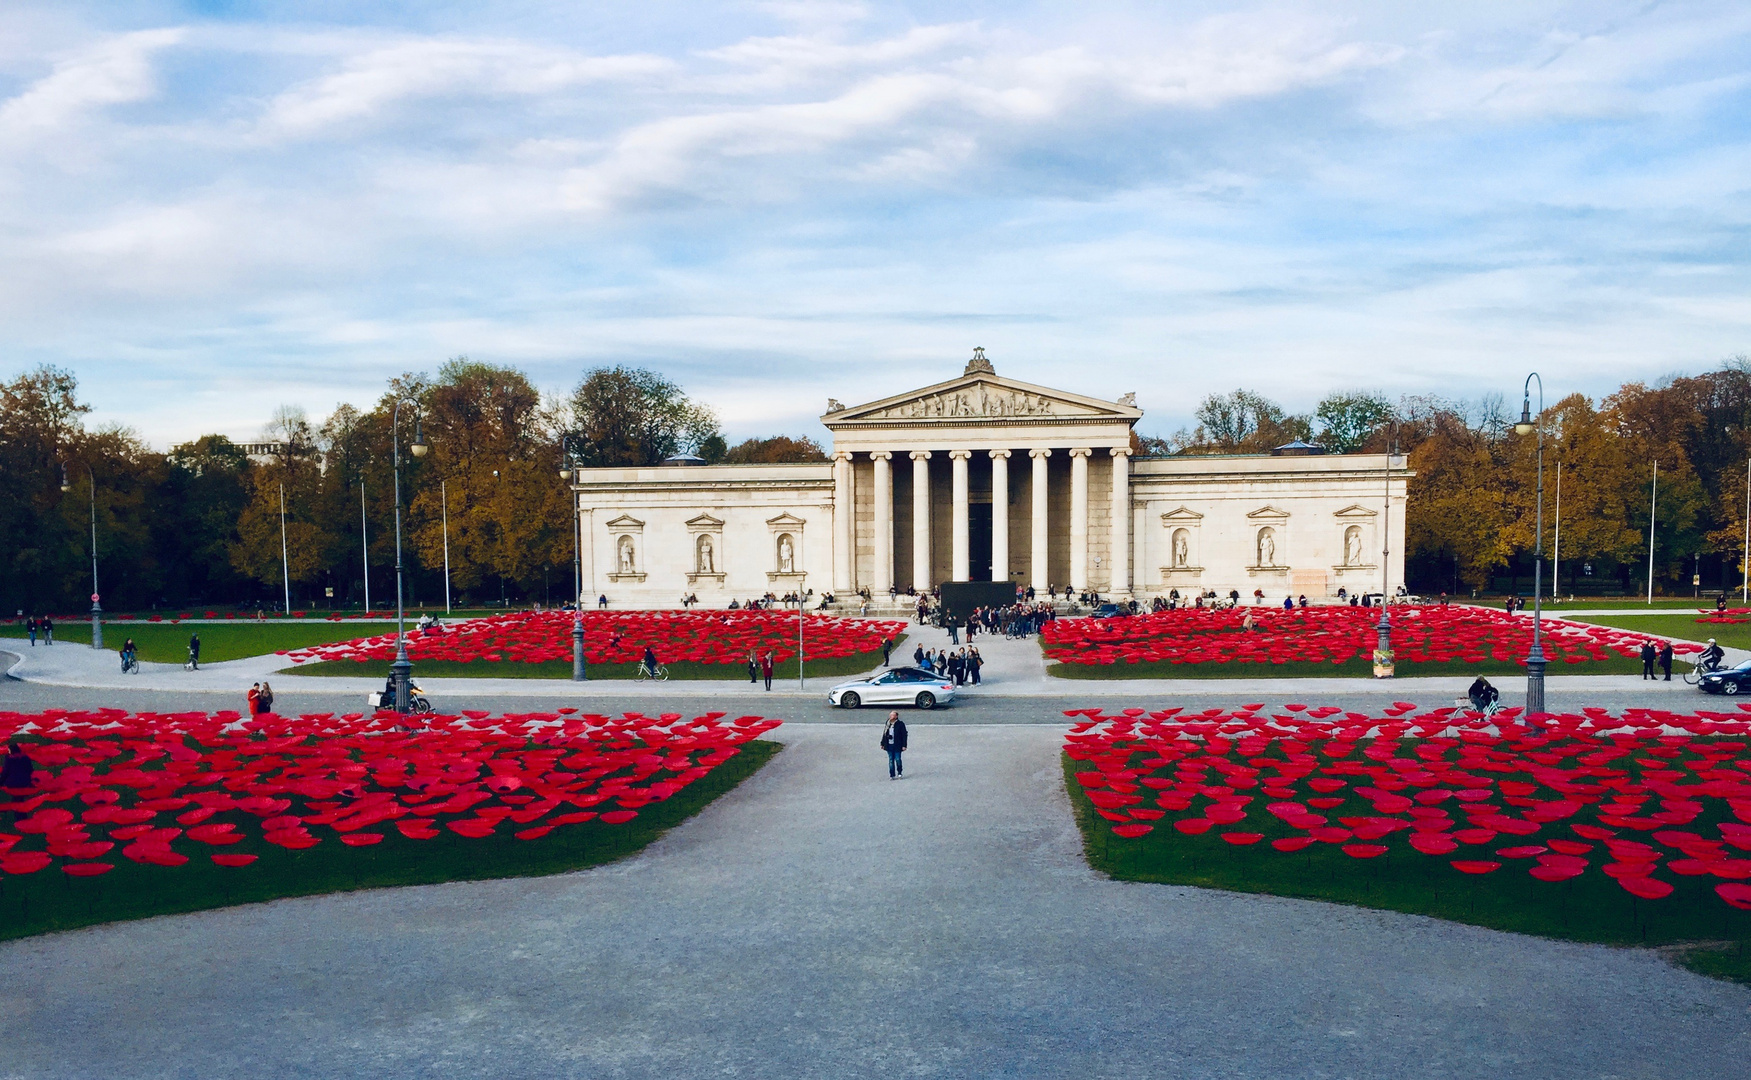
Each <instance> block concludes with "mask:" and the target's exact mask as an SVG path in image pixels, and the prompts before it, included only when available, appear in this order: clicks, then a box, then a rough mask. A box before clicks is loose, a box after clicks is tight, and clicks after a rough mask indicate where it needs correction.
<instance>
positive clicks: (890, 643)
mask: <svg viewBox="0 0 1751 1080" xmlns="http://www.w3.org/2000/svg"><path fill="white" fill-rule="evenodd" d="M888 587H889V588H890V589H891V588H893V586H892V585H890V586H888ZM893 659H894V639H893V638H889V637H885V638H883V639H882V666H883V667H889V666H891V665H892V663H893Z"/></svg>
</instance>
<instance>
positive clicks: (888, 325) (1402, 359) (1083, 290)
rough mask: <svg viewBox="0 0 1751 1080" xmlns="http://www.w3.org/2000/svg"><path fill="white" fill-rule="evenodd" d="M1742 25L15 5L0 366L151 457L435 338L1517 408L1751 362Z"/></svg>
mask: <svg viewBox="0 0 1751 1080" xmlns="http://www.w3.org/2000/svg"><path fill="white" fill-rule="evenodd" d="M1748 136H1751V5H1747V4H1745V3H1743V2H1742V0H1740V2H1696V3H1682V2H1679V3H1660V2H1658V0H1655V2H1647V0H1641V2H1635V3H1618V2H1615V0H1591V2H1587V3H1548V2H1539V0H1517V2H1514V3H1492V2H1488V0H1479V2H1472V3H1464V4H1405V3H1402V2H1398V3H1385V2H1381V3H1348V4H1343V3H1329V2H1328V3H1294V2H1289V3H1270V4H1260V5H1231V4H1204V3H1195V2H1184V3H1160V2H1155V3H1141V2H1140V3H1109V2H1103V0H1078V2H1075V3H1062V4H1047V3H1026V2H1021V3H1004V4H992V3H982V2H976V0H942V2H936V3H924V2H921V3H911V4H880V3H855V2H820V3H815V2H803V0H775V2H747V3H727V4H719V3H710V2H706V0H689V2H687V3H678V2H673V0H640V2H638V3H621V2H616V0H594V2H592V3H589V4H578V3H575V2H574V3H559V2H540V0H497V2H494V3H490V4H484V3H483V4H474V5H463V4H447V3H442V2H421V3H412V2H402V3H394V2H374V0H348V2H345V3H341V2H334V3H323V2H312V3H303V4H292V3H271V2H262V3H247V2H238V3H226V2H217V0H214V2H205V3H181V4H179V3H164V2H150V0H106V2H103V3H78V2H70V0H55V2H52V3H36V4H33V3H30V2H28V0H12V2H10V3H8V4H7V5H6V15H5V17H4V18H3V19H0V325H3V326H4V341H5V346H6V347H5V349H4V352H3V353H0V357H3V358H0V377H6V378H10V377H12V376H13V375H16V374H17V373H19V372H22V371H24V370H27V369H29V368H32V367H35V366H37V365H39V364H53V365H56V366H58V367H62V368H66V369H69V370H71V371H73V372H75V373H76V374H77V375H78V377H79V380H80V385H81V393H82V396H83V397H84V398H85V400H87V401H89V402H90V403H91V405H92V406H93V416H92V420H93V421H94V422H95V423H100V424H101V423H115V424H121V425H125V426H128V427H131V428H133V429H134V430H136V431H137V432H139V433H140V435H141V436H142V437H143V438H145V439H146V440H147V441H148V442H150V443H151V444H153V445H154V446H157V447H160V448H165V447H167V446H169V445H170V444H172V443H175V442H180V441H184V440H187V439H192V438H194V437H196V436H198V435H200V434H203V433H206V432H212V431H217V432H221V433H224V434H228V435H231V436H233V437H236V438H251V437H255V436H257V435H259V434H260V433H261V431H262V430H263V428H264V426H265V425H266V424H267V422H268V420H269V417H270V415H271V414H272V413H273V411H274V410H275V408H276V407H278V406H281V405H296V406H300V407H302V408H304V409H305V410H306V411H307V412H308V413H309V414H310V415H312V416H313V417H317V418H320V417H321V416H324V415H326V414H327V413H328V412H329V411H330V410H332V409H333V408H334V406H335V405H336V404H338V403H340V402H351V403H354V404H357V405H360V406H365V405H369V404H370V403H371V402H373V401H375V400H376V399H377V397H378V396H380V395H381V393H382V392H383V389H384V383H385V380H386V379H388V378H390V377H391V376H394V375H397V374H400V373H403V372H408V371H427V372H430V371H435V370H436V369H437V367H438V366H439V365H440V364H442V363H443V361H444V360H445V359H447V358H449V357H452V356H457V355H467V356H469V357H472V358H473V359H476V360H483V361H488V362H493V363H502V364H510V365H514V366H516V367H518V368H520V369H522V370H524V371H525V372H527V373H528V374H529V375H530V376H531V377H532V378H533V379H534V381H535V382H536V384H537V385H539V386H540V387H541V388H542V389H543V391H545V392H548V393H551V394H554V395H563V394H565V393H567V392H569V390H570V389H571V388H572V387H574V386H575V385H576V384H577V382H578V381H579V379H580V378H581V376H582V374H583V372H584V371H586V370H587V369H589V368H592V367H596V366H601V365H610V364H630V365H635V366H642V367H649V368H653V369H656V370H658V371H660V372H662V373H663V374H665V375H667V376H668V377H670V378H671V379H674V380H675V381H676V382H678V383H679V384H681V386H682V387H683V388H684V389H685V390H686V391H687V392H688V394H689V395H690V396H692V397H693V398H694V399H695V400H698V401H701V402H704V403H706V404H708V405H710V406H712V407H713V408H714V409H715V410H716V411H717V413H718V415H719V417H720V419H721V420H722V422H723V425H724V428H725V430H726V432H727V433H728V434H729V435H731V436H732V437H736V438H740V437H746V436H750V435H768V434H778V433H790V434H813V435H816V436H818V437H819V436H823V435H824V434H825V433H824V431H823V430H822V429H821V428H820V427H819V426H818V423H817V417H818V416H819V414H820V413H821V412H822V411H823V410H824V408H825V406H826V400H827V398H828V397H829V396H832V397H835V398H838V399H840V400H842V401H845V402H846V403H847V404H851V403H855V402H859V401H865V400H872V399H875V398H879V397H883V396H886V395H889V394H893V393H898V392H900V391H903V390H907V389H911V388H914V387H918V386H924V385H927V384H930V383H933V382H937V381H940V380H943V379H946V378H951V377H954V376H956V375H959V374H960V372H961V369H962V367H963V365H964V363H965V361H966V359H967V358H968V356H970V355H971V352H972V349H973V347H974V346H982V347H983V348H984V349H985V350H986V353H987V355H988V356H989V357H990V358H991V360H992V362H993V363H994V364H995V366H996V369H997V371H998V372H999V373H1000V374H1003V375H1008V376H1012V377H1015V378H1019V379H1022V380H1025V381H1029V382H1034V383H1040V384H1044V385H1047V386H1054V387H1061V388H1064V389H1067V390H1073V391H1076V392H1080V393H1084V394H1090V395H1093V396H1097V397H1104V398H1109V399H1110V398H1117V397H1118V396H1119V395H1121V394H1123V393H1125V392H1127V391H1135V392H1136V394H1137V400H1138V403H1139V404H1140V405H1141V406H1142V407H1143V408H1144V410H1145V417H1144V419H1143V421H1142V422H1141V424H1140V425H1139V430H1141V431H1143V432H1144V433H1146V434H1164V435H1165V434H1168V433H1170V432H1172V431H1174V430H1176V429H1178V428H1180V427H1182V426H1185V425H1186V424H1188V423H1190V422H1191V417H1192V413H1193V410H1194V409H1195V408H1196V406H1197V404H1198V402H1199V401H1200V400H1202V399H1203V397H1204V396H1205V395H1207V394H1211V393H1219V392H1225V391H1228V390H1233V389H1236V388H1239V387H1245V388H1248V389H1252V390H1256V391H1259V392H1261V393H1264V394H1266V395H1267V396H1269V397H1272V398H1274V399H1276V400H1278V401H1280V402H1281V403H1282V404H1284V405H1285V406H1286V407H1288V408H1290V409H1291V410H1293V411H1310V410H1311V409H1312V408H1313V407H1314V406H1315V404H1316V403H1317V402H1318V401H1319V400H1320V399H1321V398H1322V397H1324V396H1325V395H1327V394H1329V393H1333V392H1338V391H1356V390H1374V391H1378V392H1382V393H1385V394H1387V395H1389V396H1392V397H1397V396H1398V395H1402V394H1441V395H1446V396H1450V397H1459V398H1473V397H1477V396H1481V395H1484V394H1491V393H1495V394H1501V395H1503V396H1504V397H1506V398H1508V399H1509V400H1510V401H1517V400H1518V396H1519V390H1520V387H1521V384H1522V381H1523V379H1524V378H1525V377H1526V375H1527V373H1528V372H1530V371H1533V370H1536V371H1538V372H1539V374H1540V376H1541V378H1542V379H1543V381H1544V385H1545V388H1546V391H1547V394H1548V395H1549V399H1550V400H1552V401H1554V400H1555V399H1557V398H1560V397H1562V396H1564V395H1565V394H1568V393H1572V392H1577V391H1579V392H1582V393H1586V394H1589V395H1591V396H1595V397H1597V396H1600V395H1603V394H1606V393H1609V392H1611V391H1612V390H1613V389H1615V388H1616V387H1617V386H1618V385H1619V384H1621V383H1623V382H1625V381H1628V380H1642V381H1653V380H1656V379H1658V378H1660V377H1662V376H1666V375H1671V374H1689V373H1696V372H1700V371H1705V370H1709V369H1710V368H1713V367H1716V366H1718V365H1719V364H1720V363H1721V362H1722V361H1723V360H1724V359H1726V358H1728V357H1730V356H1733V355H1735V354H1742V353H1748V352H1751V191H1748V186H1751V138H1748Z"/></svg>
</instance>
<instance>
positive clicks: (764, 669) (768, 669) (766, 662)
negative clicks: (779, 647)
mask: <svg viewBox="0 0 1751 1080" xmlns="http://www.w3.org/2000/svg"><path fill="white" fill-rule="evenodd" d="M760 676H761V677H762V678H764V679H765V680H766V689H768V690H770V689H772V650H771V649H767V650H766V651H765V652H763V653H761V654H760Z"/></svg>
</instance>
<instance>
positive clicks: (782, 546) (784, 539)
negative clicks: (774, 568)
mask: <svg viewBox="0 0 1751 1080" xmlns="http://www.w3.org/2000/svg"><path fill="white" fill-rule="evenodd" d="M778 572H779V573H781V574H794V573H796V548H795V547H793V546H792V545H791V542H790V534H789V533H783V534H781V535H780V536H779V537H778Z"/></svg>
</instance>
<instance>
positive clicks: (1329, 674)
mask: <svg viewBox="0 0 1751 1080" xmlns="http://www.w3.org/2000/svg"><path fill="white" fill-rule="evenodd" d="M1641 670H1642V664H1641V661H1640V660H1635V659H1632V658H1630V657H1627V656H1613V657H1611V658H1610V659H1608V660H1603V661H1600V660H1589V661H1587V662H1586V663H1584V664H1552V665H1550V667H1548V668H1547V669H1546V671H1547V672H1548V673H1549V675H1550V676H1551V677H1552V678H1555V677H1556V676H1558V675H1639V674H1641ZM1396 672H1397V676H1398V677H1399V678H1405V679H1409V678H1415V677H1416V676H1419V675H1463V676H1466V677H1468V678H1469V677H1471V676H1474V675H1484V676H1487V677H1489V678H1492V679H1501V678H1518V677H1522V676H1524V675H1525V674H1526V668H1525V667H1523V666H1522V665H1520V664H1513V663H1507V662H1504V661H1501V660H1485V661H1483V662H1482V663H1477V664H1468V663H1466V662H1465V661H1463V660H1448V661H1442V662H1440V663H1429V664H1411V663H1406V662H1404V661H1402V660H1401V661H1399V663H1398V665H1397V668H1396ZM1046 674H1048V675H1052V676H1055V677H1057V678H1060V679H1094V680H1101V679H1372V678H1373V677H1374V664H1373V661H1371V660H1366V659H1357V660H1352V661H1350V662H1349V663H1347V664H1321V663H1316V662H1314V661H1310V660H1296V661H1291V662H1289V663H1284V664H1268V663H1258V662H1246V663H1233V664H1175V663H1173V662H1171V661H1168V660H1151V661H1148V662H1146V663H1140V664H1049V665H1048V666H1047V667H1046Z"/></svg>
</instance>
